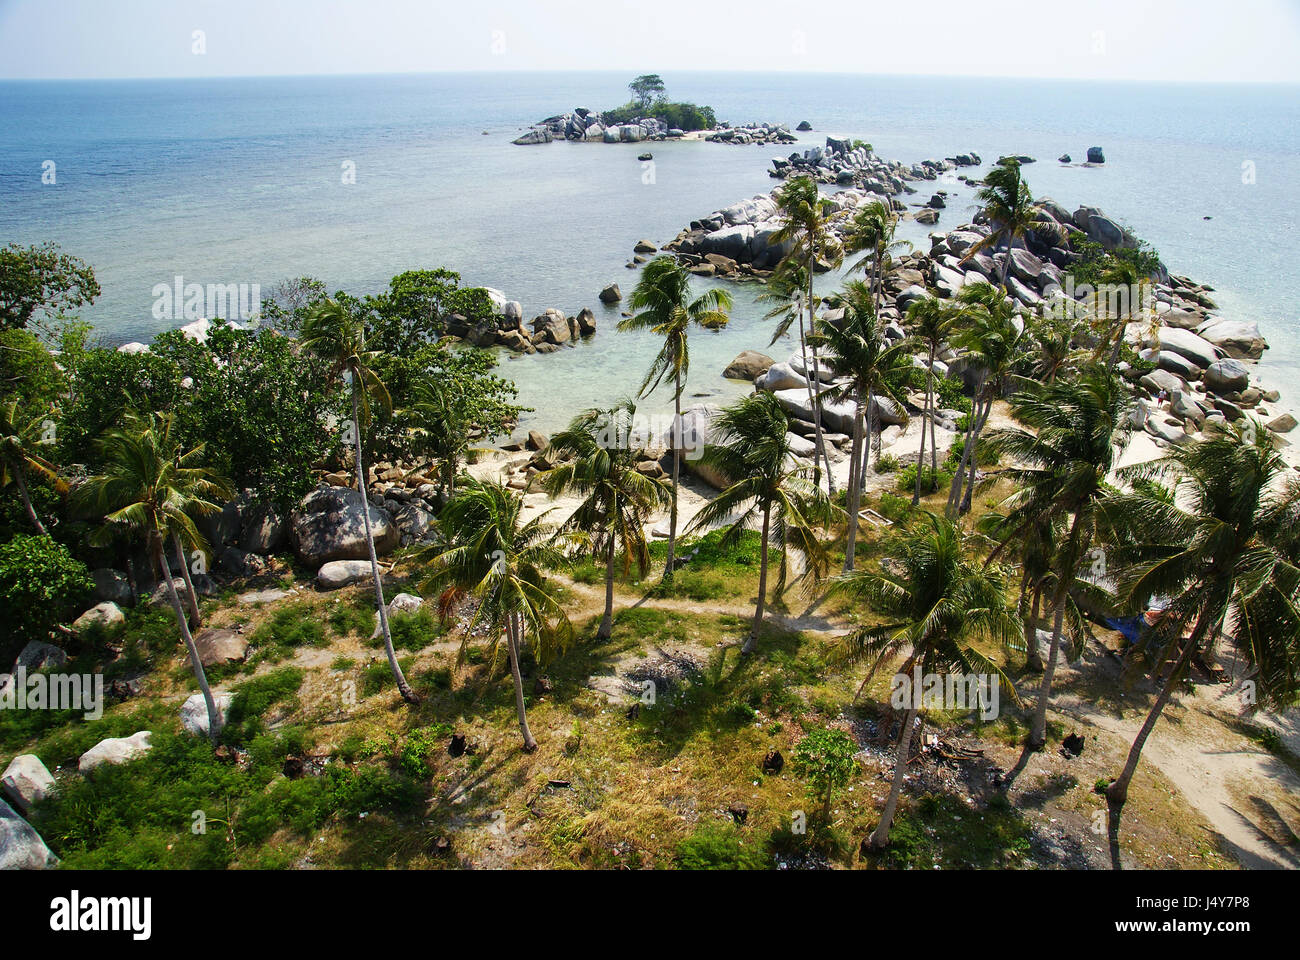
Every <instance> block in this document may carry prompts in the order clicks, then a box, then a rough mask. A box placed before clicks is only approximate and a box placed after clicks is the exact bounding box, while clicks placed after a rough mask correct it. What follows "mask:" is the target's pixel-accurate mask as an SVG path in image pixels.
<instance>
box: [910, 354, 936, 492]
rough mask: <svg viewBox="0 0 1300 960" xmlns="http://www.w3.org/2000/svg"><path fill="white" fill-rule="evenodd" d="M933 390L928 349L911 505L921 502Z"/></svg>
mask: <svg viewBox="0 0 1300 960" xmlns="http://www.w3.org/2000/svg"><path fill="white" fill-rule="evenodd" d="M933 390H934V351H933V350H931V351H930V371H929V373H928V374H926V378H925V405H924V406H925V409H923V410H922V411H921V448H920V449H919V450H918V451H917V453H916V489H915V490H914V491H912V506H916V505H917V504H918V503H920V502H921V474H922V473H924V472H925V425H926V423H927V421H928V422H930V423H933V422H934V412H933V411H932V410H931V409H930V404H931V401H930V394H931V392H932V391H933Z"/></svg>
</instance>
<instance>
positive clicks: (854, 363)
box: [810, 280, 912, 570]
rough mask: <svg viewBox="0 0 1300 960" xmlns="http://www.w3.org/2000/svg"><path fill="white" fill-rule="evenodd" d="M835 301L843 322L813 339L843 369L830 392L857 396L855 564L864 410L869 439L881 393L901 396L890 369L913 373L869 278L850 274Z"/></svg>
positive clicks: (852, 502) (847, 558) (852, 480)
mask: <svg viewBox="0 0 1300 960" xmlns="http://www.w3.org/2000/svg"><path fill="white" fill-rule="evenodd" d="M835 302H836V303H838V304H840V305H842V306H843V307H844V321H843V323H842V324H839V325H836V324H832V323H826V322H825V321H821V322H819V324H818V326H817V330H816V333H815V334H814V335H813V336H812V337H811V338H810V342H811V343H812V344H813V347H814V349H817V350H821V349H824V350H825V352H826V356H827V358H828V360H829V361H830V363H831V365H832V366H833V367H834V368H835V369H836V370H838V371H840V372H841V373H842V374H843V376H842V377H841V378H840V380H839V381H838V382H837V383H836V385H835V386H833V387H831V388H830V389H828V390H827V391H826V395H827V396H828V397H830V398H831V399H832V400H836V401H839V400H851V401H853V444H852V446H851V448H850V449H851V450H852V453H851V454H850V459H849V485H848V489H847V490H846V492H845V496H846V500H847V504H848V514H849V529H848V542H847V545H846V546H845V555H844V569H845V570H852V569H853V564H854V551H855V549H856V545H857V534H858V524H859V522H860V518H859V515H858V512H859V510H860V509H861V507H862V488H863V481H865V479H866V478H865V472H866V467H867V462H868V459H869V458H868V456H866V455H865V454H866V453H867V452H869V451H864V450H863V443H862V441H863V420H864V414H865V419H866V428H865V429H866V438H867V443H868V445H869V444H870V442H871V437H872V432H873V429H874V426H873V422H872V421H873V418H874V413H875V408H876V404H877V402H878V400H877V398H878V397H880V396H882V395H884V396H889V397H891V398H892V399H895V400H897V399H899V397H898V392H899V391H898V389H897V384H896V383H895V382H894V378H893V377H891V375H890V374H891V372H892V371H895V370H897V369H900V368H904V369H905V370H906V371H907V374H908V376H909V377H910V376H911V371H912V362H911V357H910V356H909V355H908V353H907V351H906V341H903V342H900V343H897V344H895V345H893V346H889V345H888V344H887V343H886V342H885V338H884V335H883V334H882V332H881V330H880V325H879V322H878V321H877V320H876V313H875V305H874V302H873V298H872V295H871V290H870V288H869V287H868V286H867V284H865V283H864V282H863V281H861V280H850V281H849V282H848V283H846V284H845V285H844V290H843V291H842V292H841V293H840V294H839V295H838V296H837V297H836V300H835Z"/></svg>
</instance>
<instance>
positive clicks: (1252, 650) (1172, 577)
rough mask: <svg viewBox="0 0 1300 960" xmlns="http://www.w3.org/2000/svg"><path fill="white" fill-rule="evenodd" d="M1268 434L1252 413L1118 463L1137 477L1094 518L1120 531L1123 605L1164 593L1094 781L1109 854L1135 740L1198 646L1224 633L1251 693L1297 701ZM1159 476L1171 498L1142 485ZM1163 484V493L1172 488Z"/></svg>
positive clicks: (1296, 490) (1284, 509) (1298, 617)
mask: <svg viewBox="0 0 1300 960" xmlns="http://www.w3.org/2000/svg"><path fill="white" fill-rule="evenodd" d="M1277 448H1278V445H1277V440H1276V438H1275V437H1274V436H1273V434H1272V433H1271V432H1270V431H1269V430H1267V429H1266V428H1265V427H1264V425H1263V424H1262V423H1259V422H1258V421H1251V420H1247V421H1245V422H1244V423H1239V424H1234V425H1232V426H1230V427H1228V428H1227V429H1226V430H1225V431H1224V432H1223V433H1222V434H1221V435H1219V436H1212V437H1209V438H1207V439H1204V440H1197V441H1193V442H1190V443H1188V444H1186V445H1184V446H1174V447H1171V448H1170V449H1169V451H1168V452H1167V453H1166V454H1165V456H1164V457H1162V458H1161V459H1159V460H1155V461H1152V462H1150V463H1145V464H1139V465H1136V466H1133V467H1129V468H1126V469H1125V470H1123V471H1121V476H1122V478H1123V479H1126V480H1129V481H1146V483H1141V484H1139V485H1137V486H1136V489H1134V490H1133V492H1131V493H1126V494H1120V495H1117V496H1115V497H1113V498H1112V499H1111V500H1110V501H1109V502H1108V503H1107V504H1106V505H1105V507H1104V516H1105V518H1106V520H1108V522H1109V525H1110V527H1111V528H1112V529H1113V531H1114V536H1115V538H1116V539H1117V540H1118V541H1119V548H1118V549H1117V550H1115V551H1114V553H1115V559H1116V560H1117V561H1118V563H1119V564H1120V565H1121V571H1120V574H1119V579H1120V585H1121V592H1122V593H1123V594H1124V595H1125V596H1126V598H1127V599H1128V603H1129V606H1130V607H1131V608H1133V609H1142V608H1145V607H1146V606H1147V604H1148V603H1149V602H1150V600H1151V598H1153V597H1165V598H1168V605H1167V607H1166V608H1165V613H1164V616H1163V617H1162V618H1161V619H1160V621H1159V623H1157V625H1156V626H1155V627H1154V628H1151V629H1148V630H1146V631H1145V632H1144V633H1143V635H1142V636H1141V637H1140V638H1139V642H1138V646H1137V649H1136V651H1135V652H1134V653H1133V654H1131V663H1132V664H1133V665H1134V666H1137V665H1139V664H1146V665H1147V666H1148V667H1149V668H1150V669H1152V671H1153V673H1155V675H1157V676H1159V674H1160V673H1161V672H1162V669H1163V667H1164V665H1165V664H1167V663H1168V662H1169V661H1170V660H1172V661H1173V664H1174V665H1173V667H1172V669H1170V670H1169V672H1168V674H1167V675H1166V676H1165V677H1164V680H1163V683H1162V685H1161V687H1160V692H1159V694H1158V695H1157V697H1156V699H1155V702H1154V703H1152V705H1151V708H1150V710H1149V711H1148V712H1147V716H1146V719H1145V720H1144V721H1143V723H1142V726H1141V728H1140V729H1139V731H1138V734H1137V736H1136V737H1135V738H1134V740H1133V745H1132V747H1131V748H1130V750H1129V753H1128V758H1127V759H1126V761H1125V763H1124V769H1123V770H1122V771H1121V772H1120V774H1119V776H1118V777H1116V778H1115V779H1114V780H1112V781H1111V782H1110V783H1109V784H1108V785H1107V786H1106V788H1105V796H1106V806H1107V811H1108V817H1107V819H1108V832H1109V836H1110V849H1111V859H1112V863H1113V865H1114V866H1115V868H1116V869H1119V865H1120V859H1119V828H1120V818H1121V816H1122V814H1123V811H1124V805H1125V803H1126V802H1127V801H1128V791H1129V786H1130V784H1131V783H1132V781H1133V775H1134V773H1135V772H1136V770H1137V766H1138V762H1139V761H1140V760H1141V757H1142V749H1143V747H1145V745H1146V742H1147V740H1148V738H1149V737H1150V736H1151V733H1152V731H1153V730H1154V729H1155V725H1156V722H1157V721H1158V720H1159V719H1160V715H1161V713H1162V712H1163V710H1164V708H1165V707H1166V706H1167V705H1168V703H1169V700H1170V698H1171V697H1172V695H1173V692H1174V689H1175V688H1176V687H1177V686H1178V684H1180V683H1181V682H1182V681H1183V679H1184V677H1185V676H1186V672H1187V669H1188V666H1189V664H1190V663H1191V660H1192V657H1193V655H1194V654H1195V653H1196V651H1198V650H1203V649H1205V648H1207V647H1208V648H1211V649H1212V648H1213V646H1214V643H1215V639H1216V638H1217V637H1218V636H1219V635H1220V634H1226V635H1228V636H1230V637H1232V638H1233V641H1234V645H1235V647H1236V649H1237V650H1238V651H1239V652H1240V653H1241V655H1242V656H1243V657H1244V659H1245V660H1246V663H1247V664H1248V665H1249V667H1250V668H1251V670H1252V671H1253V679H1254V683H1255V689H1256V691H1257V703H1258V705H1260V706H1265V707H1272V708H1276V709H1284V708H1287V707H1292V706H1294V705H1295V704H1296V703H1297V702H1300V613H1297V611H1298V610H1300V564H1298V563H1297V557H1300V483H1297V482H1296V480H1295V479H1294V478H1290V477H1289V476H1288V475H1289V473H1290V471H1289V470H1288V469H1287V465H1286V463H1285V462H1284V461H1283V459H1282V457H1281V456H1280V455H1279V454H1278V449H1277ZM1151 481H1154V482H1156V483H1157V484H1159V483H1161V482H1162V481H1170V482H1172V484H1173V486H1174V491H1176V492H1177V494H1178V496H1176V497H1175V496H1170V495H1168V494H1167V493H1166V492H1165V491H1162V490H1152V488H1151V486H1150V485H1149V484H1150V482H1151ZM1174 491H1170V492H1174Z"/></svg>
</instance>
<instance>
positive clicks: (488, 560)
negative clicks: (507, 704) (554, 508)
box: [420, 479, 573, 753]
mask: <svg viewBox="0 0 1300 960" xmlns="http://www.w3.org/2000/svg"><path fill="white" fill-rule="evenodd" d="M523 510H524V503H523V498H522V497H518V496H516V495H515V494H514V493H513V492H512V491H510V490H509V489H508V488H507V487H505V486H504V485H502V484H499V483H492V482H488V481H481V480H476V479H471V480H469V481H468V482H466V484H465V485H464V486H462V487H461V489H460V491H459V492H458V493H457V494H456V496H455V497H453V498H452V499H451V500H450V501H448V503H447V505H446V506H445V507H443V510H442V514H441V516H440V517H439V518H438V524H439V527H440V528H441V530H442V533H443V536H444V538H445V541H446V543H445V546H444V547H441V548H431V549H430V550H429V551H427V552H426V553H425V555H424V558H423V559H425V560H427V565H426V567H425V575H424V577H423V579H422V580H421V582H420V590H421V591H422V592H424V593H425V594H426V595H428V594H439V607H440V608H441V609H442V610H443V611H444V614H447V613H449V611H451V610H453V609H455V607H456V606H457V604H458V603H459V601H460V600H461V599H463V598H465V597H470V598H472V599H473V600H474V601H475V607H474V613H473V615H472V617H471V618H470V623H469V625H468V626H467V627H466V629H465V631H464V634H463V639H462V645H461V655H462V656H463V655H464V650H465V648H464V644H465V642H466V641H468V639H469V637H470V635H471V634H472V633H473V632H474V631H475V630H476V629H477V628H479V627H487V628H488V629H489V631H490V635H491V636H492V637H493V641H492V643H493V656H494V658H495V655H496V650H497V645H498V644H499V643H500V642H501V636H502V633H504V634H505V640H506V651H507V654H508V656H509V660H510V674H511V677H512V679H513V680H514V687H515V709H516V712H517V714H518V718H519V732H520V733H521V734H522V736H523V740H524V752H525V753H531V752H533V751H534V750H536V749H537V740H536V739H535V738H534V737H533V734H532V731H531V730H530V729H529V727H528V714H527V708H526V705H525V703H524V681H523V674H522V673H521V671H520V668H519V658H520V655H521V652H522V650H523V647H524V645H525V644H528V643H529V642H531V644H532V647H533V652H534V657H535V659H536V660H537V662H538V663H539V664H545V663H547V662H548V661H549V660H550V659H551V658H552V657H554V656H555V655H556V654H557V653H559V652H562V651H563V650H565V649H566V648H567V647H568V646H569V644H570V643H571V642H572V640H573V625H572V624H571V623H570V622H569V618H568V616H567V615H566V614H565V612H564V605H563V604H562V603H561V602H560V601H559V600H558V599H557V598H556V596H555V593H554V591H553V589H552V588H551V587H550V586H549V584H548V582H547V578H546V573H545V571H546V570H548V569H553V568H554V567H556V566H558V565H559V564H560V563H562V562H563V560H564V554H563V551H562V549H561V548H560V546H558V545H557V541H556V537H555V534H556V532H557V531H556V530H555V528H554V527H553V526H552V525H550V524H548V523H546V522H545V515H542V516H538V517H534V518H533V519H532V520H528V521H525V520H524V519H523ZM438 551H440V552H438Z"/></svg>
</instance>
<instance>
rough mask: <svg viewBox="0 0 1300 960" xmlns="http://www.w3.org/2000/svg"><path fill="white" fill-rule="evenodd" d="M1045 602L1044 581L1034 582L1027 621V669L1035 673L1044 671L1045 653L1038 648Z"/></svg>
mask: <svg viewBox="0 0 1300 960" xmlns="http://www.w3.org/2000/svg"><path fill="white" fill-rule="evenodd" d="M1042 602H1043V585H1042V583H1036V584H1034V602H1033V604H1032V606H1031V608H1030V613H1029V619H1027V620H1026V621H1025V669H1026V670H1030V671H1032V672H1033V673H1042V672H1043V655H1042V653H1040V652H1039V649H1038V614H1039V612H1040V610H1039V608H1040V607H1041V605H1042Z"/></svg>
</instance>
